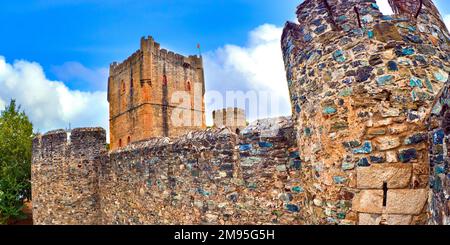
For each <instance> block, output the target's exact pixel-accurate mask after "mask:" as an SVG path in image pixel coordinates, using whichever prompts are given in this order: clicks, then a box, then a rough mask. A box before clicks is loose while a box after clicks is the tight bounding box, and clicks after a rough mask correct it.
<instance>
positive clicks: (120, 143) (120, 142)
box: [119, 139, 122, 147]
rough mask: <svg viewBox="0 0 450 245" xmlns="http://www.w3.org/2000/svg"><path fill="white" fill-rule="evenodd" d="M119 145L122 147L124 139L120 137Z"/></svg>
mask: <svg viewBox="0 0 450 245" xmlns="http://www.w3.org/2000/svg"><path fill="white" fill-rule="evenodd" d="M119 147H122V139H119Z"/></svg>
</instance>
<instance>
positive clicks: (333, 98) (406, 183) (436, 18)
mask: <svg viewBox="0 0 450 245" xmlns="http://www.w3.org/2000/svg"><path fill="white" fill-rule="evenodd" d="M390 2H391V3H392V4H395V6H394V7H395V8H396V11H397V14H396V15H393V16H383V15H382V14H381V13H380V11H379V7H378V6H377V5H376V2H375V0H364V1H362V0H345V1H344V0H306V1H304V2H303V3H302V4H301V5H300V6H299V7H298V9H297V15H298V21H299V24H296V23H288V24H286V27H285V29H284V33H283V37H282V47H283V53H284V60H285V64H286V72H287V79H288V85H289V90H290V95H291V102H292V107H293V114H294V120H295V121H296V127H297V129H298V131H299V132H300V133H299V137H298V139H297V140H298V146H299V148H300V155H301V159H302V161H303V171H302V172H301V179H302V182H303V184H304V189H305V192H306V193H307V196H308V199H307V201H306V203H305V207H304V208H303V209H301V216H302V217H304V219H306V220H308V221H309V222H310V223H314V224H424V223H426V222H427V208H426V200H427V196H428V185H429V181H428V179H429V153H428V149H429V147H430V143H429V141H428V137H427V134H428V125H427V123H426V122H427V120H428V117H429V115H430V112H431V110H432V108H433V105H434V101H435V98H437V97H438V96H439V92H440V91H441V90H442V88H443V87H444V84H445V82H446V81H447V78H448V73H449V71H450V63H449V60H450V56H449V54H450V53H449V51H450V48H449V34H448V32H447V29H446V28H445V25H444V24H443V21H442V19H441V17H440V15H439V13H438V11H437V9H436V7H435V6H434V5H433V3H432V2H431V1H430V0H424V1H423V4H422V5H421V6H420V8H419V6H417V4H416V2H418V1H412V0H410V1H407V0H402V1H396V0H391V1H390ZM415 9H417V13H418V15H415V14H411V13H415V12H414V10H415ZM406 10H408V11H406ZM417 13H416V14H417ZM416 16H417V18H416Z"/></svg>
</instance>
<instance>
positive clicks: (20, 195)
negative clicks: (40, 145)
mask: <svg viewBox="0 0 450 245" xmlns="http://www.w3.org/2000/svg"><path fill="white" fill-rule="evenodd" d="M33 137H34V135H33V125H32V124H31V122H30V120H29V119H28V117H27V115H25V112H23V111H21V108H20V106H16V101H15V100H11V102H10V104H9V105H8V106H7V107H6V108H5V110H4V111H2V112H1V114H0V224H1V223H3V224H4V223H6V222H7V221H8V220H10V219H21V218H24V214H23V213H22V208H23V203H24V200H26V199H28V200H31V151H32V140H33Z"/></svg>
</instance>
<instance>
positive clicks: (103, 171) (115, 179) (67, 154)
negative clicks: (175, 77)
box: [33, 118, 303, 224]
mask: <svg viewBox="0 0 450 245" xmlns="http://www.w3.org/2000/svg"><path fill="white" fill-rule="evenodd" d="M91 131H92V133H91ZM91 131H90V130H87V129H83V130H78V129H77V130H74V131H72V134H71V139H72V140H71V142H70V143H69V142H67V134H66V132H64V131H57V132H50V133H48V134H46V135H44V136H42V137H38V138H36V140H35V145H34V148H33V195H34V202H33V204H34V210H35V215H33V217H34V219H35V223H36V224H302V223H303V221H302V220H301V219H299V215H298V212H299V210H300V207H301V206H302V200H303V199H302V198H303V189H302V187H301V184H300V183H299V180H298V179H296V178H295V177H296V176H298V173H299V169H300V167H301V163H300V161H299V159H298V154H297V152H298V151H297V148H296V147H295V140H294V139H295V131H294V129H293V123H292V121H291V120H290V118H278V119H272V120H261V121H257V122H255V123H254V124H252V125H250V126H249V127H248V128H246V129H245V130H244V131H243V132H242V134H241V135H239V136H238V135H236V134H235V133H234V132H232V131H231V130H229V129H228V128H222V129H208V130H206V131H197V132H191V133H189V134H187V135H184V136H182V137H179V138H175V139H169V138H154V139H151V140H148V141H143V142H137V143H133V144H130V145H129V146H127V147H125V148H122V149H119V150H116V151H113V152H111V153H110V154H109V155H107V154H106V153H105V151H104V149H106V148H105V147H104V142H105V139H104V131H98V130H97V129H93V130H91ZM94 138H95V140H94ZM77 139H78V140H77ZM81 139H83V140H85V142H86V146H85V147H84V148H83V147H82V145H83V143H81V145H80V144H79V143H76V142H79V140H81ZM57 142H59V143H58V144H56V143H57ZM90 142H92V144H91V143H90ZM56 146H58V147H56ZM80 165H81V167H80ZM61 166H62V167H61Z"/></svg>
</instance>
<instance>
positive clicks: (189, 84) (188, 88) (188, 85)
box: [186, 82, 191, 91]
mask: <svg viewBox="0 0 450 245" xmlns="http://www.w3.org/2000/svg"><path fill="white" fill-rule="evenodd" d="M186 89H187V91H191V82H187V85H186Z"/></svg>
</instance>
